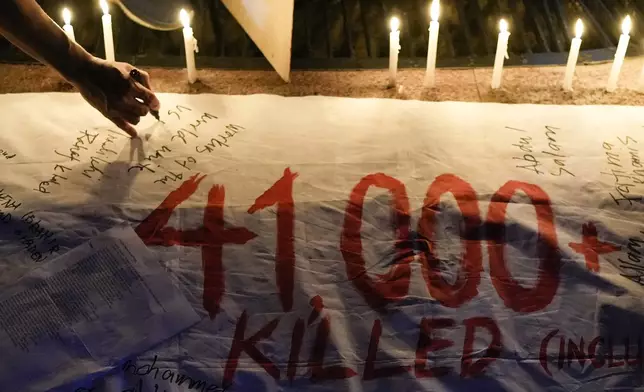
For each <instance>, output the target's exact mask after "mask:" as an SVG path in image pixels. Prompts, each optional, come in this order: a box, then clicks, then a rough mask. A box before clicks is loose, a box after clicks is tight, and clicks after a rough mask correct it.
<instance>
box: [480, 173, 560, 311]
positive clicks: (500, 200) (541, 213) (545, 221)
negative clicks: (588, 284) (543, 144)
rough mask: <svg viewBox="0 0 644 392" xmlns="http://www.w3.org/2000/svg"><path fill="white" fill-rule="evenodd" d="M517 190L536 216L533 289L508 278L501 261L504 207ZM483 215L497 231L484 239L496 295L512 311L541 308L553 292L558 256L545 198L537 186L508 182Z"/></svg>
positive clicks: (505, 208)
mask: <svg viewBox="0 0 644 392" xmlns="http://www.w3.org/2000/svg"><path fill="white" fill-rule="evenodd" d="M517 191H523V192H524V193H525V194H526V195H527V196H528V197H529V198H530V203H531V204H532V205H533V206H534V208H535V210H536V213H537V224H538V237H537V242H538V254H539V258H540V263H539V276H538V278H537V284H536V286H535V287H534V288H525V287H522V286H521V285H520V284H519V282H518V281H516V280H515V279H514V278H513V277H512V276H511V272H510V270H509V269H508V266H507V264H506V260H505V252H504V249H505V245H506V241H505V217H506V212H507V208H508V204H509V203H510V200H511V199H512V196H513V195H514V194H515V193H516V192H517ZM487 216H488V217H487V222H486V223H487V225H491V226H492V227H494V228H498V230H495V231H494V236H492V238H489V240H488V254H489V259H490V275H491V277H492V283H493V284H494V287H495V288H496V291H497V293H498V294H499V296H500V297H501V299H502V300H503V302H504V303H505V305H506V306H507V307H509V308H510V309H512V310H514V311H516V312H522V313H527V312H536V311H538V310H541V309H543V308H545V307H546V306H548V305H549V304H550V303H551V302H552V300H553V299H554V297H555V294H556V293H557V288H558V286H559V270H560V269H561V254H560V253H559V247H558V244H557V233H556V231H555V222H554V215H553V211H552V206H551V203H550V199H549V198H548V195H547V194H546V193H545V192H544V191H543V190H542V189H541V188H540V187H538V186H537V185H532V184H527V183H524V182H519V181H509V182H507V183H506V184H505V185H503V186H502V187H501V189H499V190H498V191H497V192H496V193H495V194H494V196H492V200H491V203H490V207H489V210H488V215H487Z"/></svg>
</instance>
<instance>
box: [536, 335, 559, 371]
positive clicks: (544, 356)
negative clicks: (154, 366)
mask: <svg viewBox="0 0 644 392" xmlns="http://www.w3.org/2000/svg"><path fill="white" fill-rule="evenodd" d="M558 333H559V330H558V329H555V330H552V331H550V333H549V334H548V335H546V337H545V338H543V339H542V340H541V347H540V349H539V362H540V363H541V367H542V368H543V370H544V371H545V372H546V373H547V374H548V375H549V376H552V373H551V372H550V370H548V344H549V343H550V340H552V338H553V337H555V335H556V334H558Z"/></svg>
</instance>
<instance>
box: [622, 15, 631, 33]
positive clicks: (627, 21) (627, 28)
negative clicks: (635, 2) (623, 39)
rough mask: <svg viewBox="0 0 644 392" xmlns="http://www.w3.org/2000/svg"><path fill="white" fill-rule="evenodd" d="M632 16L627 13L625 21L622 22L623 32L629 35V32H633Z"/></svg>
mask: <svg viewBox="0 0 644 392" xmlns="http://www.w3.org/2000/svg"><path fill="white" fill-rule="evenodd" d="M631 25H632V24H631V17H630V15H627V16H626V18H624V22H622V33H624V35H628V33H630V32H631Z"/></svg>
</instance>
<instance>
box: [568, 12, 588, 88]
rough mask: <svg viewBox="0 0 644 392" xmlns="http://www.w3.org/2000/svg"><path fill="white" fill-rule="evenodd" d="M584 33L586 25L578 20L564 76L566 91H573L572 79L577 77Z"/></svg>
mask: <svg viewBox="0 0 644 392" xmlns="http://www.w3.org/2000/svg"><path fill="white" fill-rule="evenodd" d="M583 32H584V24H583V23H582V22H581V19H577V24H576V25H575V38H573V39H572V42H571V43H570V54H569V55H568V64H567V65H566V75H565V76H564V82H563V88H564V90H568V91H572V78H573V76H574V75H575V67H576V66H577V59H578V58H579V49H580V48H581V34H583Z"/></svg>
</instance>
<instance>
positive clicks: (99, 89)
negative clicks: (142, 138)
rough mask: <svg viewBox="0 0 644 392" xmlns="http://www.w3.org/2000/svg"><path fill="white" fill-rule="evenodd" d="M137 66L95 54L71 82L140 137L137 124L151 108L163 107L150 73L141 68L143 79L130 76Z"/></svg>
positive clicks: (95, 103) (93, 104)
mask: <svg viewBox="0 0 644 392" xmlns="http://www.w3.org/2000/svg"><path fill="white" fill-rule="evenodd" d="M133 69H135V68H134V67H133V66H131V65H130V64H127V63H109V62H107V61H104V60H101V59H99V58H96V57H91V58H89V59H88V61H87V62H86V64H85V65H84V66H83V67H82V68H80V69H79V71H78V73H77V75H74V77H73V78H71V83H72V84H73V85H74V86H76V88H78V90H79V91H80V93H81V95H82V96H83V98H85V100H86V101H87V102H88V103H89V104H90V105H92V106H93V107H94V108H95V109H96V110H98V111H99V112H101V114H103V115H104V116H105V117H107V118H108V119H109V120H110V121H112V122H113V123H114V124H115V125H116V126H117V127H119V128H121V129H122V130H124V131H125V132H127V133H128V134H129V135H130V136H132V137H136V135H137V133H136V130H135V129H134V126H133V125H137V124H138V123H139V121H140V120H141V117H142V116H145V115H146V114H148V112H149V111H150V110H159V107H160V104H159V100H158V99H157V97H156V96H155V95H154V93H153V92H152V89H151V87H150V76H149V75H148V73H147V72H145V71H142V70H139V73H140V74H141V78H140V82H139V81H136V80H134V79H133V78H131V77H130V72H131V71H132V70H133Z"/></svg>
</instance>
